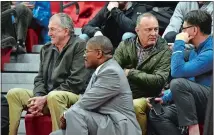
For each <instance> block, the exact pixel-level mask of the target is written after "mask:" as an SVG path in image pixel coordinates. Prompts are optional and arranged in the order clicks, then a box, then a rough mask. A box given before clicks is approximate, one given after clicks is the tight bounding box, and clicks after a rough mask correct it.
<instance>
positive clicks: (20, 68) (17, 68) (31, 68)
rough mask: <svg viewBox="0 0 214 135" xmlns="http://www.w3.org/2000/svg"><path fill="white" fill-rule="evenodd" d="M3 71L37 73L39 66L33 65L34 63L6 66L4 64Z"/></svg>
mask: <svg viewBox="0 0 214 135" xmlns="http://www.w3.org/2000/svg"><path fill="white" fill-rule="evenodd" d="M4 71H7V72H33V73H38V71H39V64H34V63H6V64H4Z"/></svg>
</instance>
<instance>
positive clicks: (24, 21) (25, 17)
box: [15, 4, 33, 52]
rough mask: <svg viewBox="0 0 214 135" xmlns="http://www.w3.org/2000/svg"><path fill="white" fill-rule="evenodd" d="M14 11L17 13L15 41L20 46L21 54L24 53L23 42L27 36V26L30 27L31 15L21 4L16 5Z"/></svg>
mask: <svg viewBox="0 0 214 135" xmlns="http://www.w3.org/2000/svg"><path fill="white" fill-rule="evenodd" d="M15 11H16V13H17V27H16V29H17V31H16V33H17V40H18V44H19V45H20V47H19V49H20V51H21V52H26V49H24V48H25V40H26V35H27V30H28V26H30V24H31V21H32V18H33V14H32V11H31V9H29V8H28V7H26V6H25V5H23V4H18V5H16V7H15Z"/></svg>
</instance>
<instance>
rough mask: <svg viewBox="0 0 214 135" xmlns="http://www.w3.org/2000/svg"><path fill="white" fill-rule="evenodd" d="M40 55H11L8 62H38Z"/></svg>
mask: <svg viewBox="0 0 214 135" xmlns="http://www.w3.org/2000/svg"><path fill="white" fill-rule="evenodd" d="M39 62H40V55H39V54H19V55H18V56H17V58H16V57H15V56H11V59H10V63H34V64H39Z"/></svg>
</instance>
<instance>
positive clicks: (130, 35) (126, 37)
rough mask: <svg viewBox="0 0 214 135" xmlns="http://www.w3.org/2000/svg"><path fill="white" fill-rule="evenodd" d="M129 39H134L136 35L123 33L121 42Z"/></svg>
mask: <svg viewBox="0 0 214 135" xmlns="http://www.w3.org/2000/svg"><path fill="white" fill-rule="evenodd" d="M131 37H136V34H134V33H132V32H126V33H124V34H123V36H122V41H123V40H126V39H128V38H131Z"/></svg>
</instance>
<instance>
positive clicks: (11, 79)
mask: <svg viewBox="0 0 214 135" xmlns="http://www.w3.org/2000/svg"><path fill="white" fill-rule="evenodd" d="M36 75H37V73H2V78H4V79H2V84H33V83H34V78H35V76H36Z"/></svg>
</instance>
